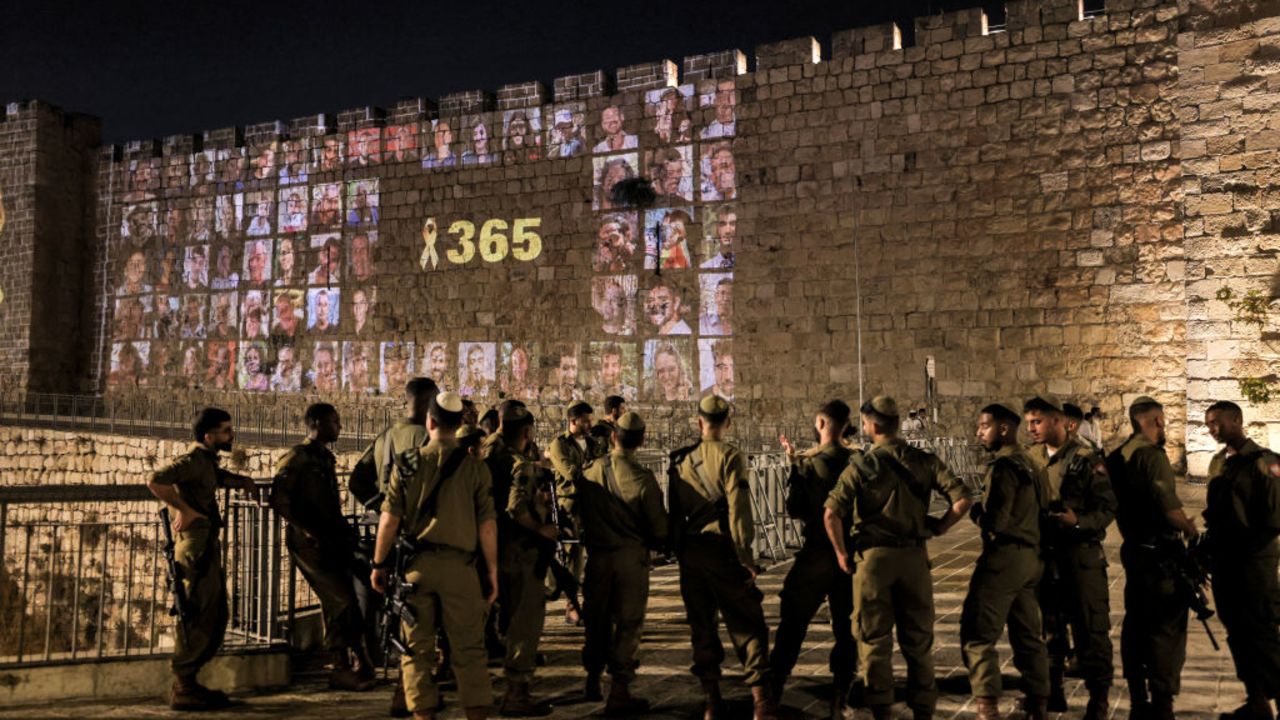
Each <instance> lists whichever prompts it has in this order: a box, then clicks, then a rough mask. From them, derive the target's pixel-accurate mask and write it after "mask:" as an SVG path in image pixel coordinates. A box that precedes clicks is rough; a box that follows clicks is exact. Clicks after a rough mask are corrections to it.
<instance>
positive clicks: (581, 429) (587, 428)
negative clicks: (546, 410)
mask: <svg viewBox="0 0 1280 720" xmlns="http://www.w3.org/2000/svg"><path fill="white" fill-rule="evenodd" d="M591 413H592V409H591V406H590V405H588V404H587V403H586V402H585V401H583V400H578V401H577V402H574V403H573V404H572V405H570V406H569V409H568V411H567V413H566V414H567V415H568V418H569V429H568V430H566V431H565V432H564V433H562V434H561V435H559V436H557V437H556V439H555V440H552V441H551V447H549V448H548V449H547V458H548V459H549V460H550V461H551V468H552V470H554V471H555V477H556V495H557V499H558V500H559V503H560V512H561V513H564V516H566V517H569V518H573V519H572V520H570V522H569V523H567V524H569V525H570V527H568V528H563V529H564V530H568V531H570V532H572V534H573V537H574V538H577V537H579V536H580V535H581V533H580V528H579V527H578V525H577V522H576V517H575V516H574V515H573V503H574V496H575V494H576V493H577V490H576V489H575V487H574V478H575V477H576V476H577V474H578V473H580V472H582V468H584V467H586V464H587V463H589V462H591V461H592V460H594V459H596V458H598V457H600V456H602V455H605V454H606V453H608V452H609V446H608V442H607V441H606V442H604V443H601V442H599V441H598V440H597V439H596V438H595V437H593V436H592V434H591ZM566 565H567V566H568V568H569V571H570V572H572V573H573V574H574V576H575V577H577V578H578V580H579V582H581V580H582V573H583V567H584V565H583V557H582V544H581V543H578V542H574V543H571V544H570V545H569V557H568V562H567V563H566ZM564 621H565V622H566V623H567V624H569V625H580V624H581V623H582V619H581V618H579V617H578V613H577V612H576V611H574V609H573V607H572V606H570V604H569V602H568V601H567V600H566V601H565V608H564Z"/></svg>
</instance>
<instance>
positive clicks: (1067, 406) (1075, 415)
mask: <svg viewBox="0 0 1280 720" xmlns="http://www.w3.org/2000/svg"><path fill="white" fill-rule="evenodd" d="M1062 414H1063V415H1066V416H1067V417H1069V418H1071V419H1072V420H1084V410H1081V409H1080V406H1079V405H1076V404H1075V403H1062Z"/></svg>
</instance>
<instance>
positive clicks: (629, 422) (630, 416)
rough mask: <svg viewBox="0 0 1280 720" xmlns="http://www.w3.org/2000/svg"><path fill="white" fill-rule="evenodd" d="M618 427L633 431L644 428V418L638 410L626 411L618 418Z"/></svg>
mask: <svg viewBox="0 0 1280 720" xmlns="http://www.w3.org/2000/svg"><path fill="white" fill-rule="evenodd" d="M618 429H619V430H626V431H628V432H633V431H636V430H643V429H644V418H642V417H640V414H639V413H636V412H625V413H623V414H622V417H620V418H618Z"/></svg>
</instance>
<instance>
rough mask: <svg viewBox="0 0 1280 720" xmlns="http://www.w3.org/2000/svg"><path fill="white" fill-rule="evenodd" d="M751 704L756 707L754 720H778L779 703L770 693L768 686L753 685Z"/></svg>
mask: <svg viewBox="0 0 1280 720" xmlns="http://www.w3.org/2000/svg"><path fill="white" fill-rule="evenodd" d="M751 702H752V704H753V705H755V713H754V714H753V715H752V720H778V703H777V702H775V701H774V699H773V695H771V694H770V693H769V686H768V685H752V686H751Z"/></svg>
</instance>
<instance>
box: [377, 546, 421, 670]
mask: <svg viewBox="0 0 1280 720" xmlns="http://www.w3.org/2000/svg"><path fill="white" fill-rule="evenodd" d="M412 558H413V544H412V543H410V542H409V541H408V540H406V539H405V538H404V537H401V536H397V537H396V544H395V547H394V548H393V549H392V550H391V567H390V572H388V573H387V592H386V594H384V595H383V596H382V607H381V608H379V609H378V644H379V646H380V647H381V648H382V656H383V657H384V658H390V657H391V653H392V651H395V652H396V653H398V654H400V655H401V656H404V657H412V656H413V651H412V650H410V649H409V646H408V645H407V644H406V643H405V641H404V638H402V637H400V624H401V623H404V624H405V625H407V626H408V627H409V629H411V630H412V629H413V628H414V626H416V625H417V624H418V613H417V612H416V611H415V610H414V609H413V606H412V605H410V604H409V595H411V594H412V593H413V591H414V590H416V589H417V586H416V585H414V584H413V583H411V582H408V581H406V580H405V579H404V576H405V571H406V569H407V568H408V566H409V561H410V560H411V559H412Z"/></svg>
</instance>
